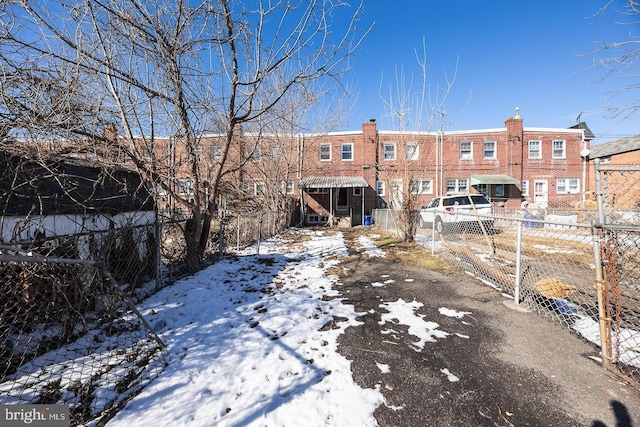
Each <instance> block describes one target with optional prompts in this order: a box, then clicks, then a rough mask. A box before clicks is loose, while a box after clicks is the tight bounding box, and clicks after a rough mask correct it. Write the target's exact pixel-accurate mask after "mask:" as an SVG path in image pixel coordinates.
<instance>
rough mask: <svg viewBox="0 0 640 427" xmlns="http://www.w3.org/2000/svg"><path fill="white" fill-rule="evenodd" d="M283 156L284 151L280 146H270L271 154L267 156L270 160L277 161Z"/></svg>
mask: <svg viewBox="0 0 640 427" xmlns="http://www.w3.org/2000/svg"><path fill="white" fill-rule="evenodd" d="M283 155H284V150H283V149H282V145H280V144H274V145H272V146H271V152H270V153H269V156H270V157H271V158H272V159H279V158H280V157H282V156H283Z"/></svg>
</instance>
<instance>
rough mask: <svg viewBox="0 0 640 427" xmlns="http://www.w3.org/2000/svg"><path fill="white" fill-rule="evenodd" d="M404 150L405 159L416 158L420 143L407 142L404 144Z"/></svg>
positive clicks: (418, 155)
mask: <svg viewBox="0 0 640 427" xmlns="http://www.w3.org/2000/svg"><path fill="white" fill-rule="evenodd" d="M404 151H405V158H406V159H407V160H418V159H419V158H420V144H418V143H417V142H407V143H406V144H405V145H404Z"/></svg>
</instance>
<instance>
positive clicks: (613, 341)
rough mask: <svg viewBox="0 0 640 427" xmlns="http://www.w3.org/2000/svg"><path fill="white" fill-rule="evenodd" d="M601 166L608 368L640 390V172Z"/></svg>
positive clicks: (604, 329)
mask: <svg viewBox="0 0 640 427" xmlns="http://www.w3.org/2000/svg"><path fill="white" fill-rule="evenodd" d="M595 166H596V167H595V172H596V194H597V200H598V217H599V218H598V221H597V223H596V224H597V242H598V244H599V252H598V253H597V254H596V255H597V256H599V257H600V263H599V265H600V266H601V268H600V269H599V270H598V284H599V285H600V286H601V288H602V307H603V309H602V319H603V320H602V323H603V325H602V336H603V339H602V342H603V354H604V356H605V361H606V363H605V364H606V366H607V367H609V368H612V369H614V370H616V371H617V372H618V373H619V374H620V375H622V376H623V377H624V378H626V379H628V380H630V381H631V382H633V383H634V384H635V385H636V386H639V387H640V167H637V166H620V165H610V164H606V163H605V164H601V163H600V162H596V163H595Z"/></svg>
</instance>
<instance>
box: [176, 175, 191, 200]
mask: <svg viewBox="0 0 640 427" xmlns="http://www.w3.org/2000/svg"><path fill="white" fill-rule="evenodd" d="M178 194H179V195H181V196H186V195H190V194H193V180H192V179H191V178H182V179H179V180H178Z"/></svg>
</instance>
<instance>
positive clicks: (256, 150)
mask: <svg viewBox="0 0 640 427" xmlns="http://www.w3.org/2000/svg"><path fill="white" fill-rule="evenodd" d="M261 158H262V152H261V150H260V146H259V145H256V146H255V147H253V151H252V152H251V154H250V155H249V160H251V161H252V162H259V161H260V159H261Z"/></svg>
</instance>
